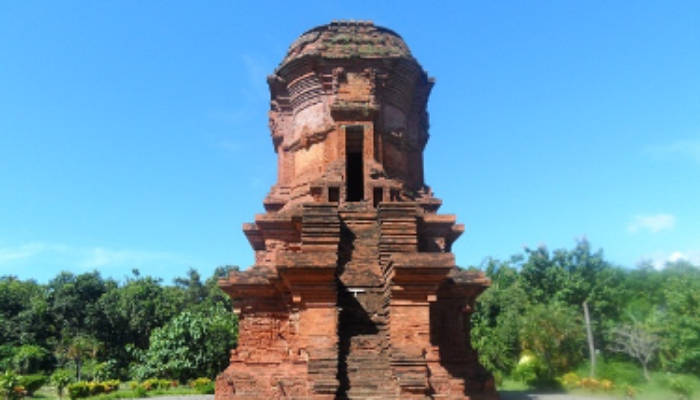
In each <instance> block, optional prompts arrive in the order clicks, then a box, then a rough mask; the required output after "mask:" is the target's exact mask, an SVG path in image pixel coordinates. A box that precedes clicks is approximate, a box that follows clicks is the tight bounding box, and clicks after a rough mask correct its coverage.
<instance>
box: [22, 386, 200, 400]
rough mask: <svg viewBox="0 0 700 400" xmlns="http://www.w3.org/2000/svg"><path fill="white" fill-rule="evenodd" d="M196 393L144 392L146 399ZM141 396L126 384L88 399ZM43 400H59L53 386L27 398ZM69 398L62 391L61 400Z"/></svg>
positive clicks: (185, 389) (184, 390) (183, 388)
mask: <svg viewBox="0 0 700 400" xmlns="http://www.w3.org/2000/svg"><path fill="white" fill-rule="evenodd" d="M199 394H201V393H199V392H198V391H196V390H194V389H192V388H190V387H188V386H180V387H176V388H170V389H164V390H161V389H155V390H149V391H148V392H146V397H158V396H181V395H199ZM139 397H143V396H139V395H138V394H137V393H136V392H134V391H133V390H131V389H130V388H129V384H128V383H122V384H121V385H120V386H119V390H117V391H115V392H112V393H108V394H101V395H98V396H93V397H90V399H94V400H115V399H134V398H139ZM32 398H33V399H45V400H59V399H58V394H57V393H56V388H55V387H53V386H44V387H42V388H41V389H39V390H38V391H37V392H36V393H34V396H33V397H29V398H28V399H32ZM69 399H70V398H69V397H68V390H67V389H66V390H64V391H63V400H69Z"/></svg>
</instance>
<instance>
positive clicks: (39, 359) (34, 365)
mask: <svg viewBox="0 0 700 400" xmlns="http://www.w3.org/2000/svg"><path fill="white" fill-rule="evenodd" d="M49 355H50V353H49V351H48V350H46V349H45V348H43V347H39V346H36V345H33V344H25V345H23V346H20V347H19V348H18V349H17V350H16V351H15V354H14V355H13V356H12V361H11V363H12V366H13V367H14V368H15V369H16V370H17V371H19V373H21V374H26V373H30V372H35V371H38V370H39V368H40V366H41V365H42V364H44V363H45V361H46V359H47V358H48V357H49Z"/></svg>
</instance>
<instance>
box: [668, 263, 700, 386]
mask: <svg viewBox="0 0 700 400" xmlns="http://www.w3.org/2000/svg"><path fill="white" fill-rule="evenodd" d="M666 268H667V270H668V271H667V273H668V274H670V275H671V276H670V277H669V278H668V280H667V282H666V284H665V289H664V299H665V304H664V308H663V310H662V311H661V314H662V315H661V318H660V330H659V336H660V337H663V338H664V340H663V341H662V343H661V357H662V362H663V364H664V365H665V366H666V367H667V368H668V370H670V371H673V372H685V373H691V374H695V375H698V376H700V268H698V267H695V266H692V265H690V264H687V263H683V262H681V263H675V264H670V265H667V266H666Z"/></svg>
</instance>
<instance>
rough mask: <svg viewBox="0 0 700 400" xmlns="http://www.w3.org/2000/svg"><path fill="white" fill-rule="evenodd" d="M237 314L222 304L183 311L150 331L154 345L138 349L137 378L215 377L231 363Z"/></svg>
mask: <svg viewBox="0 0 700 400" xmlns="http://www.w3.org/2000/svg"><path fill="white" fill-rule="evenodd" d="M237 333H238V325H237V319H236V317H235V316H234V315H233V314H232V313H230V312H228V311H227V310H225V309H224V308H223V307H221V306H216V307H214V308H212V309H210V310H206V311H199V312H190V311H184V312H182V313H181V314H180V315H178V316H177V317H175V318H174V319H173V320H172V321H170V322H169V323H167V324H166V325H165V326H164V327H163V328H158V329H156V330H154V331H153V334H152V335H151V340H150V342H151V345H150V346H149V348H148V350H147V351H145V352H138V351H137V353H139V354H138V355H139V358H140V363H139V365H137V366H136V369H135V370H134V375H135V376H136V378H138V379H144V378H150V377H159V378H168V379H177V380H180V381H181V382H183V381H186V380H189V379H193V378H197V377H214V376H216V374H217V373H218V372H219V371H221V370H222V369H223V368H224V367H225V366H226V364H227V363H228V360H229V356H230V350H231V349H232V348H233V347H234V346H235V344H236V341H237Z"/></svg>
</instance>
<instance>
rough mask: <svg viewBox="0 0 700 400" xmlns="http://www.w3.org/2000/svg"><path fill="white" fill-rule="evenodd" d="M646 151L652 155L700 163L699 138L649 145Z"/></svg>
mask: <svg viewBox="0 0 700 400" xmlns="http://www.w3.org/2000/svg"><path fill="white" fill-rule="evenodd" d="M647 151H648V152H649V153H650V154H651V155H652V156H654V157H656V158H660V159H664V160H668V159H683V160H690V161H693V162H696V163H699V164H700V138H697V139H686V140H678V141H675V142H672V143H668V144H662V145H657V146H650V147H648V148H647Z"/></svg>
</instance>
